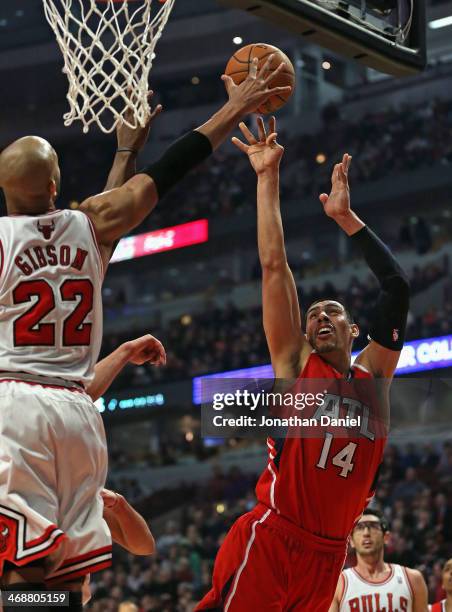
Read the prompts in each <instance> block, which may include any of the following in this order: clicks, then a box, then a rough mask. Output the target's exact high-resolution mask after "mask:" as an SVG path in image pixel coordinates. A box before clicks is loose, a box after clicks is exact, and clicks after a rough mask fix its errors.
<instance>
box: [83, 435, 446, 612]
mask: <svg viewBox="0 0 452 612" xmlns="http://www.w3.org/2000/svg"><path fill="white" fill-rule="evenodd" d="M262 452H265V451H264V449H262ZM256 478H257V475H256V474H245V473H244V472H242V471H241V470H240V468H231V470H230V471H229V472H228V473H223V472H222V471H221V469H219V468H217V469H215V470H214V472H213V475H212V477H211V479H210V481H209V482H207V483H206V484H205V485H203V486H199V487H192V488H191V490H190V502H189V503H187V489H186V488H185V489H181V490H180V491H179V511H177V512H173V513H172V515H171V516H172V518H171V519H170V520H167V522H166V526H165V527H164V528H162V530H161V531H159V530H155V529H154V536H155V538H156V543H157V552H156V554H155V555H153V556H152V557H133V556H131V555H128V554H127V553H125V552H124V551H122V550H121V549H120V548H118V547H115V549H114V565H113V568H112V569H111V570H107V571H104V572H102V573H99V574H96V575H95V576H93V578H92V590H93V593H94V596H93V600H92V602H91V604H90V606H89V609H90V610H92V611H93V612H94V611H95V612H116V611H117V610H118V606H119V603H120V602H122V601H126V600H127V601H131V602H134V603H136V604H137V608H136V610H138V611H139V612H191V611H192V610H193V608H194V606H195V604H196V602H197V601H199V599H200V597H202V595H203V594H204V593H205V592H206V590H207V589H208V588H209V585H210V579H211V572H212V565H213V561H214V558H215V555H216V552H217V550H218V547H219V545H220V544H221V542H222V541H223V539H224V537H225V534H226V533H227V531H228V530H229V528H230V526H231V525H232V524H233V522H234V521H235V519H236V518H237V517H238V516H240V515H241V514H243V513H245V512H247V511H249V510H250V509H251V508H252V507H253V506H254V504H255V499H254V494H253V488H254V485H255V482H256ZM174 495H175V496H176V497H173V499H172V503H173V506H174V503H175V502H176V504H177V493H176V492H175V493H174ZM158 496H159V495H158V493H157V494H156V495H155V498H158ZM372 503H373V505H374V506H375V507H378V508H379V509H381V510H383V512H384V513H385V515H386V517H387V518H388V520H389V523H390V530H391V534H392V535H391V538H390V541H389V543H388V545H387V547H386V560H387V561H389V562H393V563H400V564H402V565H407V566H409V567H415V568H417V569H419V570H421V572H422V573H423V575H424V577H425V580H426V582H427V585H428V590H429V601H430V602H434V601H438V600H439V599H441V597H442V596H444V595H443V594H442V590H441V581H440V573H441V572H440V570H441V567H442V563H443V562H444V560H445V559H446V558H449V557H450V551H451V547H452V442H450V441H449V442H447V441H446V442H444V443H442V444H425V445H423V446H421V445H420V444H419V445H414V444H408V445H407V446H406V447H405V448H403V449H401V448H399V447H396V446H393V445H390V446H388V448H387V450H386V453H385V457H384V463H383V469H382V472H381V475H380V479H379V484H378V487H377V494H376V497H375V499H374V501H373V502H372ZM153 510H154V511H153ZM140 511H141V512H142V513H143V515H144V516H145V517H146V518H149V517H153V518H152V520H151V521H150V526H151V529H152V528H153V527H152V526H153V520H155V517H156V513H155V508H154V502H153V498H151V499H149V500H147V501H145V502H144V503H143V504H142V505H141V506H140ZM353 563H354V559H353V555H352V554H350V556H349V558H348V560H347V565H349V566H350V565H353Z"/></svg>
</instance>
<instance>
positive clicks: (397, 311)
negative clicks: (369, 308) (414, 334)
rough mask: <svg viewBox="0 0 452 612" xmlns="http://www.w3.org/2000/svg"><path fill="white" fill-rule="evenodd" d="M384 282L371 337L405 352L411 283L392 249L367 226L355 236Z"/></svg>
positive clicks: (377, 274) (376, 307)
mask: <svg viewBox="0 0 452 612" xmlns="http://www.w3.org/2000/svg"><path fill="white" fill-rule="evenodd" d="M351 240H352V242H354V243H355V244H356V245H357V246H358V247H359V249H360V250H361V252H362V254H363V256H364V258H365V260H366V263H367V265H368V266H369V268H370V269H371V270H372V272H373V273H374V274H375V276H376V277H377V279H378V281H379V283H380V287H381V288H380V295H379V296H378V301H377V304H376V306H375V309H374V312H373V316H372V321H371V327H370V338H371V340H375V342H378V344H381V345H382V346H384V347H385V348H387V349H390V350H392V351H401V350H402V347H403V343H404V341H405V330H406V320H407V315H408V308H409V300H410V284H409V281H408V278H407V276H406V274H405V272H404V271H403V270H402V268H401V267H400V265H399V264H398V263H397V261H396V259H395V257H394V255H393V254H392V253H391V251H390V250H389V248H388V247H387V246H386V245H385V244H384V242H382V240H380V238H378V236H377V235H376V234H374V232H373V231H372V230H371V229H369V228H368V227H367V226H365V227H363V228H362V229H361V230H359V232H356V234H353V235H352V236H351Z"/></svg>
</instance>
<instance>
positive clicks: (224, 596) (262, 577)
mask: <svg viewBox="0 0 452 612" xmlns="http://www.w3.org/2000/svg"><path fill="white" fill-rule="evenodd" d="M346 550H347V542H346V541H345V540H337V541H336V540H328V539H326V538H321V537H318V536H315V535H313V534H311V533H308V532H306V531H304V530H303V529H300V528H299V527H297V526H296V525H294V524H293V523H290V522H289V521H287V520H286V519H283V518H282V517H281V516H279V515H277V514H276V513H275V512H273V511H272V510H270V509H269V508H267V507H266V506H263V505H261V504H258V505H257V506H256V508H254V510H252V511H251V512H249V513H248V514H244V515H243V516H241V517H240V518H239V519H238V520H237V521H236V522H235V523H234V525H233V526H232V528H231V530H230V531H229V533H228V535H227V536H226V538H225V540H224V542H223V544H222V546H221V548H220V550H219V551H218V554H217V557H216V560H215V566H214V570H213V588H212V589H211V590H210V591H209V592H208V593H207V595H206V596H205V597H204V598H203V600H202V601H201V602H200V603H199V604H198V606H197V607H196V608H195V609H196V610H211V611H213V610H216V611H219V610H224V612H283V611H286V610H287V611H289V610H290V611H291V612H294V611H299V612H301V611H303V612H327V611H328V609H329V606H330V604H331V601H332V600H333V597H334V592H335V590H336V585H337V581H338V579H339V575H340V573H341V570H342V566H343V564H344V561H345V555H346Z"/></svg>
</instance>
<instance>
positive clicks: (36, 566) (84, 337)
mask: <svg viewBox="0 0 452 612" xmlns="http://www.w3.org/2000/svg"><path fill="white" fill-rule="evenodd" d="M272 59H273V58H272V57H271V56H270V57H269V58H268V61H267V62H266V63H265V65H264V66H263V67H262V68H261V69H260V70H258V61H257V59H255V60H253V62H252V66H251V69H250V74H249V75H248V77H247V78H246V79H245V81H243V83H241V84H240V85H239V86H235V85H234V84H233V82H232V79H231V78H230V77H223V80H224V81H225V85H226V88H227V91H228V95H229V100H228V102H227V103H226V104H225V105H224V106H223V107H222V108H221V109H220V110H219V111H218V112H217V113H216V114H215V115H214V116H213V117H212V118H211V119H209V120H208V121H207V122H206V123H205V124H203V125H202V126H200V127H199V128H198V129H197V130H194V131H193V132H190V133H189V134H187V135H186V136H184V137H182V138H181V139H179V140H178V141H177V142H176V143H175V144H174V145H172V146H171V147H170V148H169V149H168V151H167V152H166V153H165V154H164V155H163V156H162V157H161V158H160V160H159V161H157V162H156V163H154V164H152V165H150V166H148V167H146V168H145V169H143V170H142V171H141V172H140V173H138V174H136V175H135V176H134V177H133V178H131V179H130V180H128V181H127V182H126V183H125V184H124V185H123V186H122V187H119V188H117V189H113V190H111V191H107V192H105V193H102V194H100V195H97V196H94V197H92V198H89V199H88V200H86V201H85V202H83V203H82V205H81V206H80V209H79V210H78V211H70V210H57V209H56V207H55V202H56V199H57V196H58V192H59V186H60V169H59V165H58V157H57V154H56V152H55V151H54V149H53V148H52V147H51V145H50V144H49V143H48V142H47V141H45V140H43V139H41V138H38V137H25V138H22V139H20V140H18V141H16V142H14V143H13V144H12V145H10V146H9V147H7V148H6V149H5V150H4V151H3V152H2V153H1V155H0V187H2V188H3V191H4V194H5V200H6V206H7V213H8V216H7V217H3V218H1V219H0V372H1V375H0V407H1V410H0V522H1V526H0V527H1V531H0V534H1V535H2V541H1V545H0V573H1V574H2V586H3V588H4V589H5V590H8V591H12V590H16V591H22V592H23V591H26V592H30V591H37V590H43V589H44V588H45V583H46V582H47V583H50V582H51V583H52V584H56V581H58V583H59V586H60V587H61V589H62V590H70V591H72V592H71V599H70V605H69V608H64V609H65V610H67V611H69V612H72V611H75V610H77V611H80V610H81V583H82V577H83V576H84V575H86V574H87V573H90V572H93V571H96V570H99V569H103V568H105V567H107V566H108V565H110V563H111V538H110V533H109V530H108V527H107V525H106V523H105V521H104V520H103V518H102V509H103V506H102V500H101V497H100V491H101V490H102V488H103V486H104V483H105V477H106V470H107V449H106V442H105V433H104V430H103V426H102V421H101V418H100V415H99V413H98V411H97V409H96V407H95V406H94V404H93V403H92V400H91V398H90V397H89V396H88V395H87V394H86V393H85V389H84V388H85V386H86V385H89V383H90V381H91V380H92V379H93V376H94V365H95V363H96V361H97V357H98V354H99V349H100V344H101V338H102V302H101V286H102V281H103V277H104V274H105V270H106V267H107V265H108V262H109V259H110V257H111V253H112V250H113V247H114V245H115V243H116V241H117V240H118V239H119V238H121V237H122V236H123V235H124V234H126V233H127V232H129V231H130V230H131V229H133V228H134V227H136V226H137V225H139V224H140V223H141V222H142V221H143V219H144V218H145V217H146V216H147V215H148V214H149V213H150V212H151V211H152V210H153V208H154V207H155V205H156V204H157V202H158V200H159V198H161V197H162V196H163V195H164V194H165V193H166V192H167V191H168V190H169V189H170V188H171V187H172V186H173V185H174V184H176V183H177V182H179V181H180V180H181V179H182V178H183V177H184V176H185V174H186V173H187V172H189V171H190V170H191V169H192V168H193V167H195V166H196V165H198V164H199V163H201V162H202V161H203V160H204V159H206V158H207V157H208V156H209V155H210V154H211V153H212V151H213V150H214V149H216V148H217V147H218V146H219V145H220V144H221V143H222V142H223V141H224V139H225V138H226V137H227V135H228V134H229V132H230V131H231V130H232V129H233V128H235V127H236V126H237V124H238V123H239V121H240V120H241V119H242V118H243V117H244V115H246V114H248V113H250V112H253V111H254V110H255V109H256V108H257V107H258V106H259V105H260V104H262V103H264V102H265V101H266V100H267V99H269V98H270V97H271V96H272V95H275V94H278V93H284V92H287V91H288V90H290V88H287V87H285V88H281V87H276V88H271V87H270V85H269V84H270V83H271V81H272V80H273V78H274V77H275V75H276V74H277V73H278V72H280V71H281V70H283V69H284V64H281V65H280V66H279V67H278V68H276V70H274V71H270V64H271V61H272ZM126 153H128V154H129V153H130V152H126ZM119 154H122V152H119ZM29 609H33V606H30V607H29ZM41 609H42V610H45V609H46V608H45V607H44V608H41ZM5 610H6V611H8V605H7V606H5ZM23 610H24V611H25V610H27V607H26V606H25V607H23Z"/></svg>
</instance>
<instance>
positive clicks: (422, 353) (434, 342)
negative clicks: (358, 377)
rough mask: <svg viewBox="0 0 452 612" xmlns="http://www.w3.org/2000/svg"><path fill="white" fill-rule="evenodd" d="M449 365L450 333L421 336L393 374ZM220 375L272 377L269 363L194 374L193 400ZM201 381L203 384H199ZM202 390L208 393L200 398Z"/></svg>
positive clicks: (215, 387)
mask: <svg viewBox="0 0 452 612" xmlns="http://www.w3.org/2000/svg"><path fill="white" fill-rule="evenodd" d="M357 355H358V351H357V352H355V353H352V361H353V360H354V359H356V356H357ZM451 366H452V335H450V336H439V337H437V338H426V339H424V340H412V341H411V342H406V343H405V346H404V347H403V350H402V354H401V355H400V359H399V363H398V364H397V369H396V376H397V375H400V374H411V373H413V372H422V371H426V370H436V369H439V368H450V367H451ZM219 378H229V379H234V378H251V379H260V380H266V379H267V380H270V379H272V378H274V374H273V369H272V367H271V365H263V366H255V367H252V368H243V369H240V370H231V371H229V372H219V373H218V374H208V375H206V376H197V377H196V378H193V389H192V393H193V403H194V404H201V403H202V399H203V400H204V401H209V400H211V399H212V398H211V397H209V394H210V390H209V380H210V381H212V393H213V392H214V391H217V390H218V383H217V382H216V381H218V379H219ZM203 382H204V384H202V383H203ZM202 390H203V391H204V395H207V397H204V398H202V394H201V393H202Z"/></svg>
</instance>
